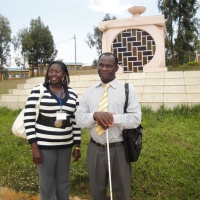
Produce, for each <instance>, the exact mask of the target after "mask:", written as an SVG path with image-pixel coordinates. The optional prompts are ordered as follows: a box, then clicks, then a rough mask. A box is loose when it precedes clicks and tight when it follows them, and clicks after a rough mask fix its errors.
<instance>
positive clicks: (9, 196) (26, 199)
mask: <svg viewBox="0 0 200 200" xmlns="http://www.w3.org/2000/svg"><path fill="white" fill-rule="evenodd" d="M0 200H40V195H39V194H38V195H35V196H30V194H24V193H21V192H19V193H16V192H15V191H13V190H11V189H8V188H5V187H0ZM70 200H87V199H80V198H79V197H73V198H72V197H70Z"/></svg>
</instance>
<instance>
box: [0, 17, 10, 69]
mask: <svg viewBox="0 0 200 200" xmlns="http://www.w3.org/2000/svg"><path fill="white" fill-rule="evenodd" d="M10 42H11V28H10V23H9V21H8V19H7V18H6V17H4V16H3V15H1V14H0V66H1V69H2V67H3V65H6V64H7V61H8V59H9V58H10Z"/></svg>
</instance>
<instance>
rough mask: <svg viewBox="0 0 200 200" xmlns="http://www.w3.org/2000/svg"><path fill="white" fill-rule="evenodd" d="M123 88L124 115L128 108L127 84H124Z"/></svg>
mask: <svg viewBox="0 0 200 200" xmlns="http://www.w3.org/2000/svg"><path fill="white" fill-rule="evenodd" d="M124 87H125V97H126V101H125V105H124V113H126V109H127V106H128V94H129V89H128V83H125V84H124Z"/></svg>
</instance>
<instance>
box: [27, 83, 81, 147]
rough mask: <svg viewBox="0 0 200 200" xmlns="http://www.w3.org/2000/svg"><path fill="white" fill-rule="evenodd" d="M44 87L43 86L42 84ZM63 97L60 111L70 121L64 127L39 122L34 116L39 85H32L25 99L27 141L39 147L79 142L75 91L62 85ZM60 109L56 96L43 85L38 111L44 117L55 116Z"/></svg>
mask: <svg viewBox="0 0 200 200" xmlns="http://www.w3.org/2000/svg"><path fill="white" fill-rule="evenodd" d="M43 87H44V86H43ZM64 91H65V98H64V99H63V100H62V101H63V106H62V111H64V112H66V115H67V117H68V118H69V119H70V123H69V124H68V125H67V127H65V128H56V127H54V126H48V125H47V123H41V122H40V120H37V122H36V123H35V117H36V112H35V110H36V108H35V104H36V103H37V101H38V99H39V97H40V85H38V86H36V87H34V88H33V89H32V91H31V93H30V95H29V97H28V99H27V102H26V106H25V111H24V125H25V130H26V134H27V139H28V142H29V143H30V144H31V143H33V142H37V144H38V146H39V148H40V149H56V148H68V147H72V146H73V145H74V144H80V143H81V141H80V140H81V137H80V128H79V127H78V126H77V124H76V122H75V115H74V113H75V111H76V109H77V106H78V105H79V102H78V96H77V94H76V92H75V91H74V90H73V89H72V88H69V87H66V86H64ZM59 110H60V102H59V99H58V97H57V96H56V95H55V94H54V93H53V92H52V91H51V90H50V89H49V86H48V85H47V86H46V87H44V94H43V97H42V98H41V101H40V110H39V113H40V114H41V115H43V116H45V117H47V119H48V117H49V118H51V119H52V118H55V119H56V112H57V111H59Z"/></svg>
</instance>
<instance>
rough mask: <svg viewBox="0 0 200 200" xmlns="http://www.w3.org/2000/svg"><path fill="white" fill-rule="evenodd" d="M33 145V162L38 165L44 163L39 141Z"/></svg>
mask: <svg viewBox="0 0 200 200" xmlns="http://www.w3.org/2000/svg"><path fill="white" fill-rule="evenodd" d="M31 146H32V158H33V162H34V163H35V164H36V165H40V164H42V155H41V152H40V149H39V147H38V145H37V143H36V142H33V143H32V144H31Z"/></svg>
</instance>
